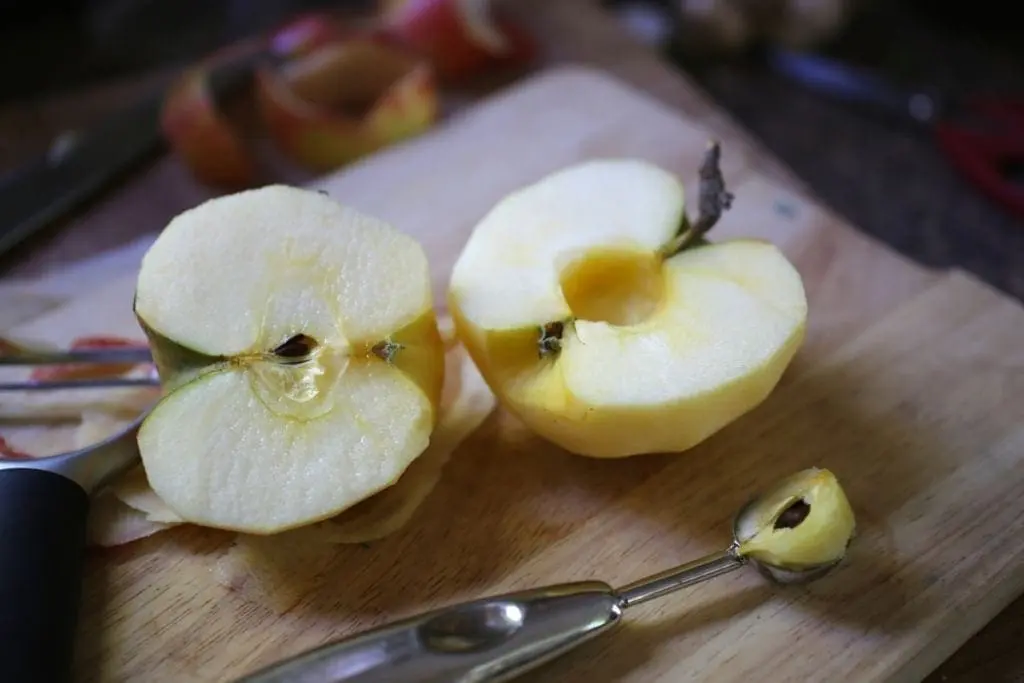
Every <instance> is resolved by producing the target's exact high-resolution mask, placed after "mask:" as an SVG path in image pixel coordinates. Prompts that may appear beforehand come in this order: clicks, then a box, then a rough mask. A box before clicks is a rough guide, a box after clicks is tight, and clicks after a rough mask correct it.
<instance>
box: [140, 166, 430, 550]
mask: <svg viewBox="0 0 1024 683" xmlns="http://www.w3.org/2000/svg"><path fill="white" fill-rule="evenodd" d="M135 311H136V315H137V317H138V319H139V321H140V323H141V325H142V327H143V328H144V330H145V331H146V333H147V335H149V338H150V343H151V346H152V348H153V355H154V358H155V360H156V364H157V369H158V371H159V373H160V377H161V380H162V383H163V385H164V386H165V388H166V391H165V395H164V396H163V398H162V399H161V400H160V402H159V403H158V404H157V405H156V406H155V407H154V409H153V410H152V412H151V413H150V414H149V415H148V416H147V418H146V420H145V422H144V423H143V425H142V427H141V428H140V430H139V437H138V442H139V450H140V453H141V455H142V462H143V466H144V468H145V472H146V476H147V478H148V480H149V483H150V484H151V486H152V488H153V490H154V491H155V492H156V494H157V496H159V498H160V499H161V500H163V501H164V502H165V503H166V504H167V505H168V506H169V507H170V508H171V510H173V511H174V512H175V513H177V514H178V515H179V516H180V517H181V519H182V520H184V521H186V522H191V523H194V524H199V525H203V526H210V527H217V528H223V529H231V530H236V531H241V532H246V533H253V534H270V533H277V532H280V531H284V530H287V529H290V528H294V527H298V526H302V525H305V524H309V523H312V522H316V521H320V520H323V519H326V518H329V517H333V516H334V515H337V514H338V513H340V512H342V511H343V510H346V509H348V508H349V507H351V506H353V505H355V504H356V503H358V502H359V501H361V500H364V499H366V498H369V497H370V496H372V495H373V494H374V493H376V492H378V491H380V490H382V489H384V488H386V487H388V486H390V485H391V484H393V483H394V482H395V481H396V480H398V478H399V477H400V476H401V475H402V473H403V472H404V471H405V470H406V468H407V467H409V465H410V464H411V463H412V462H413V461H414V460H415V459H416V458H417V457H419V456H420V454H421V453H423V451H424V449H425V448H426V447H427V444H428V442H429V438H430V434H431V431H432V429H433V427H434V425H435V422H436V419H437V406H438V403H439V401H440V394H441V388H442V384H443V379H444V346H443V342H442V340H441V337H440V334H439V332H438V328H437V324H436V320H435V316H434V312H433V308H432V298H431V290H430V277H429V271H428V264H427V260H426V256H425V254H424V252H423V250H422V248H421V247H420V245H419V244H418V243H417V242H416V241H414V240H413V239H412V238H411V237H409V236H407V235H405V234H403V233H401V232H399V231H398V230H396V229H394V228H393V227H391V226H389V225H387V224H385V223H383V222H381V221H379V220H376V219H374V218H372V217H370V216H366V215H363V214H360V213H358V212H357V211H355V210H353V209H351V208H348V207H345V206H342V205H340V204H338V203H336V202H335V201H333V200H332V199H330V198H329V197H327V196H324V195H322V194H320V193H317V192H313V191H308V190H301V189H297V188H291V187H285V186H267V187H263V188H260V189H256V190H248V191H244V192H239V193H237V194H233V195H229V196H224V197H220V198H217V199H213V200H210V201H208V202H205V203H203V204H201V205H199V206H198V207H196V208H194V209H191V210H189V211H186V212H184V213H182V214H181V215H179V216H178V217H176V218H175V219H174V220H172V221H171V223H170V224H169V225H168V226H167V227H166V228H165V229H164V231H163V232H162V233H161V234H160V236H159V238H158V239H157V241H156V242H155V244H154V245H153V246H152V247H151V248H150V250H149V251H148V252H147V253H146V255H145V257H144V258H143V261H142V267H141V270H140V272H139V277H138V284H137V290H136V298H135Z"/></svg>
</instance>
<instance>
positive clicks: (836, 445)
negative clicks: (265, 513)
mask: <svg viewBox="0 0 1024 683" xmlns="http://www.w3.org/2000/svg"><path fill="white" fill-rule="evenodd" d="M816 367H818V368H820V367H821V366H820V365H819V366H816ZM793 370H794V374H797V375H799V374H801V373H803V372H805V371H806V368H803V367H801V365H800V364H797V365H795V366H794V368H793ZM864 382H865V380H864V379H863V378H861V377H860V376H858V375H855V374H852V373H850V372H848V371H845V370H842V369H835V370H824V371H823V370H818V371H817V372H816V373H815V374H814V375H811V376H808V377H805V378H804V379H803V380H801V379H800V378H799V376H798V377H797V378H796V379H795V380H791V381H788V382H787V383H786V384H785V385H784V386H781V387H780V388H779V390H778V392H777V394H776V395H774V396H773V397H772V398H771V399H769V401H767V402H766V403H765V404H763V406H762V407H761V408H759V409H757V410H755V411H754V412H752V413H751V414H750V415H748V416H746V417H744V418H743V419H741V420H740V421H738V422H737V423H736V424H734V425H733V426H732V427H730V428H728V429H727V430H724V431H723V432H722V433H720V434H719V435H718V436H716V437H714V438H713V439H711V440H709V441H708V442H706V443H705V444H703V445H702V446H700V447H698V448H696V449H694V450H693V451H691V452H690V453H689V454H687V455H685V456H670V455H655V456H650V457H647V458H635V459H630V460H622V461H600V460H591V459H587V458H577V457H573V456H570V455H568V454H566V453H564V452H562V451H560V450H558V449H556V448H554V447H552V446H550V445H548V444H545V443H544V442H543V441H541V440H540V439H539V438H537V437H534V436H532V435H530V434H528V433H527V432H526V430H525V428H523V427H522V426H521V425H520V424H519V423H518V422H517V421H516V420H515V419H513V418H511V417H510V416H508V415H507V414H504V413H496V414H494V415H492V416H491V418H490V419H489V420H488V422H487V423H486V424H485V425H484V427H483V428H481V430H480V431H479V432H477V434H475V435H474V436H473V437H472V438H471V439H470V440H469V441H467V442H466V443H465V444H464V446H463V448H461V449H460V452H459V453H458V454H457V455H456V456H455V458H454V459H453V461H452V462H451V463H449V466H448V468H447V469H446V472H445V475H444V478H443V479H442V482H441V484H440V485H439V486H438V488H437V489H436V490H435V491H434V493H433V494H432V495H431V496H430V498H429V499H428V500H427V501H426V503H424V505H423V507H422V508H421V510H420V511H419V513H418V514H417V516H416V518H415V519H414V520H413V521H412V522H410V523H409V525H408V526H407V527H406V528H405V529H404V530H402V531H400V532H398V533H396V534H394V535H392V536H389V537H387V538H384V539H382V540H380V541H377V542H374V543H372V544H369V545H368V546H367V547H359V546H342V547H338V548H330V549H323V548H320V549H315V550H307V551H306V552H303V551H302V550H301V549H296V550H295V551H294V552H293V551H292V550H291V549H290V550H289V551H286V552H282V553H280V554H279V555H278V556H277V557H270V556H265V557H264V558H262V563H263V564H268V565H269V571H270V573H271V574H276V576H271V577H270V578H267V577H266V575H264V579H263V580H264V588H263V589H261V588H258V587H257V588H256V592H254V593H248V595H247V597H249V598H250V599H253V600H257V601H258V600H260V599H261V591H262V590H265V588H266V587H267V586H270V587H272V588H271V591H270V592H271V593H272V594H271V595H270V596H268V597H269V600H270V602H271V604H272V605H273V608H274V609H275V610H276V611H278V612H288V611H292V610H295V611H297V612H299V613H303V614H306V613H321V614H325V615H331V616H341V617H342V621H346V620H347V619H348V618H350V617H352V615H354V614H355V615H361V618H360V619H359V621H364V620H365V619H369V620H371V621H374V622H376V621H379V620H380V619H381V615H396V614H408V613H411V612H414V611H416V610H419V609H423V608H425V607H428V606H433V605H437V604H444V603H449V602H452V601H454V600H461V599H468V598H472V597H478V596H479V595H481V594H483V593H488V592H494V591H496V590H507V589H512V588H523V587H528V586H534V585H542V584H546V583H551V582H556V581H562V580H578V579H587V578H600V579H603V580H607V581H610V582H612V583H624V582H626V581H629V580H631V579H634V578H637V577H639V576H641V575H643V574H644V573H649V572H653V571H657V570H660V569H662V568H665V567H668V566H671V565H672V564H674V563H678V562H682V561H686V560H688V559H692V558H693V557H696V556H697V555H699V554H701V553H704V552H708V551H710V550H714V549H717V548H721V547H724V546H725V545H726V543H727V542H728V534H729V530H730V528H731V527H730V523H731V516H732V514H733V512H734V511H735V510H737V509H738V508H739V507H740V505H741V504H742V503H743V502H744V501H745V500H746V498H747V497H748V496H750V495H753V494H754V493H755V492H756V491H759V490H761V489H762V488H763V487H764V486H766V485H768V484H769V483H770V482H772V481H773V480H775V479H779V478H782V477H784V476H786V475H788V474H789V473H791V472H794V471H796V470H798V469H801V468H804V467H809V466H812V465H817V466H823V467H829V468H831V469H832V470H833V471H835V472H836V473H837V476H839V478H840V480H841V481H844V482H846V484H847V491H848V493H849V495H850V497H851V499H852V500H853V504H854V505H855V507H856V508H857V513H858V520H859V536H860V543H858V544H857V545H855V547H854V551H853V553H852V555H851V562H850V564H849V565H848V566H849V567H854V566H855V568H850V569H848V570H847V571H843V572H839V573H837V575H836V576H834V577H830V578H829V579H827V580H826V582H825V583H824V584H823V585H825V588H823V589H821V590H819V591H816V592H815V593H806V592H804V593H797V594H796V597H794V598H793V600H795V601H796V602H797V603H800V605H799V606H800V609H810V610H815V611H820V612H821V613H822V615H824V616H826V617H827V618H828V619H830V620H834V619H843V620H848V621H851V622H860V625H861V626H868V625H871V626H873V627H883V628H885V629H887V630H901V629H905V628H908V627H910V626H911V625H912V624H913V623H914V621H915V620H916V615H917V614H918V613H919V609H926V607H927V606H926V605H924V604H922V603H921V602H920V594H922V593H923V592H924V591H923V590H922V588H923V586H922V585H921V582H920V580H918V579H917V578H915V576H914V572H913V569H912V568H911V567H907V566H901V565H900V564H899V563H897V562H896V560H895V559H894V558H893V553H892V551H891V549H889V551H888V552H886V548H885V546H886V544H887V531H886V518H887V517H888V516H889V514H890V513H892V512H893V511H895V510H896V509H898V508H899V507H900V506H901V505H902V504H903V503H904V502H905V501H906V500H907V499H908V498H911V497H913V496H914V495H915V492H917V491H919V490H922V488H926V487H927V485H928V483H929V482H928V478H929V472H931V473H932V474H933V475H937V474H941V471H939V470H936V469H935V467H934V463H932V465H933V466H932V467H929V466H928V463H924V462H921V461H919V460H915V457H916V454H921V453H929V452H934V451H935V449H934V448H932V446H931V445H930V444H928V443H926V441H927V430H921V429H916V428H915V425H914V423H913V421H912V420H908V419H907V415H906V414H905V413H904V412H903V411H901V410H900V407H899V406H889V405H886V404H885V403H884V402H882V403H879V404H877V405H875V406H873V407H871V406H868V407H871V408H872V409H871V410H865V408H866V406H865V405H864V404H863V401H862V400H861V399H859V398H858V397H863V396H864V395H865V392H866V391H867V387H866V386H865V385H864ZM496 443H500V444H502V446H501V448H500V451H499V450H497V449H496V447H495V446H494V444H496ZM902 455H906V456H910V457H902ZM885 482H890V483H897V485H895V486H886V485H885ZM861 543H863V544H866V545H867V546H868V547H870V548H871V549H872V551H871V552H869V553H867V552H860V547H861ZM275 562H276V563H279V564H278V565H277V566H276V568H275V566H274V565H275ZM266 570H267V567H266V566H265V567H264V568H263V571H264V572H266ZM897 573H898V574H899V580H898V581H895V580H890V579H892V578H893V577H894V576H895V575H896V574H897ZM868 587H871V588H872V589H873V590H874V591H875V594H874V598H873V600H872V603H871V605H869V606H865V605H863V604H861V603H860V601H859V600H858V599H857V598H858V597H859V596H861V595H863V592H864V591H865V590H867V589H868ZM250 588H251V587H250ZM815 595H817V596H820V597H818V598H814V596H815ZM912 596H914V600H911V597H912ZM875 598H877V599H875ZM901 607H906V608H904V609H901Z"/></svg>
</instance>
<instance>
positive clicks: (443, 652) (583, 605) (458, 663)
mask: <svg viewBox="0 0 1024 683" xmlns="http://www.w3.org/2000/svg"><path fill="white" fill-rule="evenodd" d="M744 564H745V561H744V560H743V558H741V557H740V556H738V555H737V554H736V552H735V549H734V548H732V547H730V548H729V549H728V550H726V551H724V552H721V553H716V554H713V555H709V556H707V557H704V558H701V559H699V560H696V561H694V562H689V563H687V564H684V565H681V566H679V567H675V568H674V569H670V570H668V571H665V572H660V573H658V574H655V575H653V576H650V577H647V578H646V579H643V580H641V581H637V582H635V583H631V584H629V585H627V586H625V587H623V588H622V589H621V590H615V589H614V588H612V587H611V586H609V585H608V584H606V583H602V582H599V581H587V582H580V583H570V584H563V585H558V586H551V587H547V588H538V589H534V590H529V591H523V592H520V593H510V594H507V595H499V596H495V597H491V598H485V599H483V600H477V601H474V602H468V603H462V604H459V605H454V606H451V607H446V608H442V609H439V610H436V611H433V612H430V613H427V614H424V615H422V616H418V617H413V618H410V619H406V620H404V621H400V622H396V623H393V624H390V625H387V626H383V627H381V628H378V629H375V630H372V631H368V632H365V633H362V634H359V635H356V636H354V637H352V638H349V639H345V640H341V641H337V642H335V643H331V644H328V645H325V646H322V647H320V648H318V649H315V650H310V651H308V652H306V653H303V654H299V655H297V656H295V657H292V658H291V659H287V660H285V661H283V662H280V663H278V664H274V665H271V666H269V667H267V668H265V669H262V670H260V671H257V672H256V673H253V674H251V675H249V676H247V677H245V678H241V679H239V680H238V681H236V683H284V682H285V681H288V682H289V683H442V682H443V683H484V682H488V683H496V682H497V683H500V682H502V681H508V680H511V679H512V678H515V677H517V676H520V675H522V674H524V673H526V672H527V671H530V670H532V669H535V668H536V667H538V666H540V665H542V664H544V663H546V662H549V661H550V660H552V659H554V658H556V657H558V656H560V655H562V654H564V653H565V652H568V651H569V650H571V649H573V648H575V647H576V646H577V645H579V644H581V643H583V642H586V641H588V640H590V639H591V638H593V637H595V636H597V635H599V634H600V633H603V632H604V631H606V630H608V629H610V628H611V627H612V626H614V625H616V624H617V623H618V622H619V620H620V617H621V616H622V611H623V610H624V609H625V608H626V607H629V606H632V605H637V604H640V603H642V602H646V601H647V600H653V599H654V598H657V597H661V596H663V595H667V594H668V593H671V592H673V591H676V590H679V589H681V588H684V587H686V586H690V585H693V584H695V583H700V582H701V581H707V580H708V579H712V578H714V577H716V576H720V575H722V574H725V573H728V572H731V571H733V570H735V569H739V568H740V567H742V566H743V565H744Z"/></svg>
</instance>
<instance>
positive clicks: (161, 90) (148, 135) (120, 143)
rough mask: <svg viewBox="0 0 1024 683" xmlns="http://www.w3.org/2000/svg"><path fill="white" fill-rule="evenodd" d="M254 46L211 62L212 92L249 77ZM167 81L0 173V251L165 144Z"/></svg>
mask: <svg viewBox="0 0 1024 683" xmlns="http://www.w3.org/2000/svg"><path fill="white" fill-rule="evenodd" d="M267 56H269V53H267V52H265V51H263V50H259V51H256V52H255V53H252V52H249V53H247V54H243V55H242V56H241V57H238V58H234V59H231V60H228V61H225V62H223V63H221V64H219V65H217V66H215V67H213V68H212V70H211V72H210V88H211V91H212V92H213V95H214V97H221V96H224V95H227V94H229V93H230V92H232V91H234V90H235V89H237V88H238V87H240V86H242V85H244V84H245V83H247V82H248V79H249V77H250V76H251V74H252V71H253V68H254V67H255V66H256V63H257V62H258V60H260V59H263V58H264V57H267ZM165 96H166V87H158V88H155V89H153V90H152V91H151V92H150V93H148V94H147V95H145V96H144V97H142V98H140V99H139V100H138V101H136V102H134V103H133V104H131V105H130V106H128V107H125V108H124V109H122V110H120V111H118V112H116V113H114V114H113V115H112V116H110V117H109V118H107V119H105V120H103V121H100V122H99V123H98V124H97V125H96V126H94V127H92V128H90V129H87V130H84V131H80V132H66V133H63V134H61V135H59V136H58V137H57V138H56V139H55V140H54V141H53V143H52V144H51V145H50V147H49V149H48V150H47V152H46V153H45V154H43V155H41V156H40V157H39V158H37V159H35V160H34V161H32V162H30V163H29V164H28V165H26V166H24V167H22V168H19V169H16V170H15V171H13V172H11V173H9V174H7V175H6V176H5V177H3V178H0V255H2V254H4V253H6V252H8V251H10V250H11V249H12V248H13V247H14V246H15V245H17V244H19V243H21V242H22V241H23V240H25V239H26V238H27V237H29V236H30V235H32V234H33V233H35V232H37V231H39V230H41V229H42V228H44V227H45V226H47V225H48V224H50V223H51V222H53V221H54V220H57V219H58V218H60V217H62V216H64V215H65V214H67V213H68V212H69V211H71V210H72V209H74V208H76V207H77V206H79V205H80V204H81V203H83V202H84V201H86V200H88V199H90V198H91V197H93V196H94V195H95V194H97V193H98V192H99V191H100V190H102V189H104V188H105V187H107V186H108V185H109V184H110V183H111V182H113V181H114V180H115V179H116V178H118V177H120V175H121V174H122V173H125V172H127V171H128V170H130V169H131V168H133V167H134V166H135V165H136V164H139V163H141V162H142V161H144V160H145V159H146V158H147V157H149V156H150V155H154V154H156V153H157V152H159V151H162V150H163V149H164V148H165V141H164V137H163V133H162V132H161V128H160V114H161V109H162V108H163V103H164V98H165Z"/></svg>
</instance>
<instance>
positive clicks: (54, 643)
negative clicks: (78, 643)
mask: <svg viewBox="0 0 1024 683" xmlns="http://www.w3.org/2000/svg"><path fill="white" fill-rule="evenodd" d="M88 514H89V496H88V495H87V494H86V492H85V490H84V489H83V488H82V487H81V486H79V485H78V484H76V483H75V482H73V481H71V480H70V479H68V478H67V477H64V476H62V475H59V474H54V473H53V472H47V471H44V470H36V469H28V468H25V469H0V681H40V682H45V683H66V682H67V681H70V680H71V669H72V657H73V653H74V644H75V637H76V633H77V622H78V612H79V602H80V600H81V593H82V570H83V566H84V562H85V543H86V522H87V521H88Z"/></svg>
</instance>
